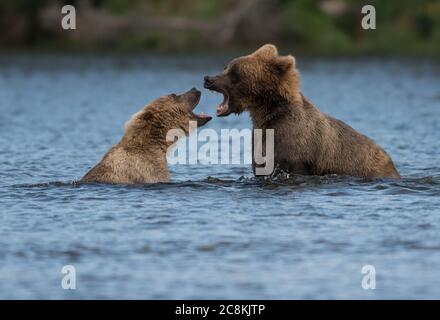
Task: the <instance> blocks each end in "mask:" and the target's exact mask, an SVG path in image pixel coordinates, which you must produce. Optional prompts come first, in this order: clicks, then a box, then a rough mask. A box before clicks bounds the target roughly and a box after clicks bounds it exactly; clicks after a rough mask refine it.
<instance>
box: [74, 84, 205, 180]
mask: <svg viewBox="0 0 440 320" xmlns="http://www.w3.org/2000/svg"><path fill="white" fill-rule="evenodd" d="M199 99H200V91H197V90H195V89H192V90H191V91H188V92H187V93H185V94H182V95H180V96H176V95H174V94H172V95H168V96H164V97H161V98H159V99H157V100H155V101H153V102H152V103H150V104H149V105H147V106H145V107H144V108H143V109H142V110H141V111H139V112H138V113H136V114H134V115H133V117H132V118H131V120H130V121H129V122H127V123H126V125H125V133H124V136H123V137H122V139H121V141H119V143H118V144H117V145H115V146H113V147H112V148H111V149H110V150H109V151H108V152H107V153H106V154H105V155H104V157H103V158H102V160H101V161H100V162H99V163H98V164H97V165H96V166H94V167H93V168H92V169H91V170H90V171H89V172H87V174H86V175H85V176H84V177H83V178H82V179H81V181H84V182H98V183H113V184H116V183H125V184H131V183H154V182H166V181H169V180H170V175H169V172H168V165H167V160H166V153H167V150H169V147H171V145H173V144H174V143H175V142H177V141H174V142H171V141H167V140H166V135H167V132H168V131H169V130H171V129H182V130H183V131H184V132H185V134H187V135H188V134H189V121H197V125H198V126H202V125H204V124H205V123H207V122H208V121H209V120H210V119H211V118H210V117H201V116H198V115H196V114H194V113H193V112H192V110H193V109H194V108H195V106H196V105H197V103H198V101H199Z"/></svg>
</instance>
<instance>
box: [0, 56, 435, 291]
mask: <svg viewBox="0 0 440 320" xmlns="http://www.w3.org/2000/svg"><path fill="white" fill-rule="evenodd" d="M229 58H230V57H211V58H209V57H208V58H206V57H186V58H182V57H180V58H176V57H171V56H165V57H153V56H92V55H90V56H58V55H36V56H31V55H16V56H1V58H0V114H1V116H0V146H1V147H0V298H6V299H16V298H24V299H29V298H30V299H34V298H43V299H52V298H62V299H69V298H106V299H107V298H110V299H112V298H123V299H125V298H141V299H156V298H157V299H167V298H169V299H175V298H185V299H187V298H202V299H205V298H213V299H215V298H226V299H232V298H237V299H238V298H241V299H254V298H261V299H266V298H267V299H273V298H276V299H302V298H322V299H335V298H348V299H352V298H360V299H383V298H391V299H394V298H410V299H425V298H437V299H439V298H440V232H439V227H440V163H439V157H440V139H439V138H440V136H439V133H440V86H439V82H440V72H439V71H440V64H439V63H438V62H435V61H430V60H424V59H391V58H388V59H336V60H335V59H333V58H331V59H330V58H329V59H305V58H301V57H299V58H298V66H299V68H300V70H301V74H302V80H303V91H304V93H305V95H306V96H308V97H309V98H310V99H311V100H312V101H313V102H314V103H315V104H316V105H317V106H319V107H320V108H321V110H322V111H324V112H326V113H329V114H331V115H332V116H335V117H337V118H339V119H341V120H343V121H346V122H347V123H349V124H350V125H351V126H353V127H354V128H356V129H357V130H359V131H360V132H362V133H364V134H366V135H368V136H370V137H371V138H373V139H374V140H376V141H377V142H378V143H379V144H381V145H382V146H383V147H384V148H385V149H386V150H387V152H388V153H389V154H390V155H391V156H392V158H393V159H394V161H395V163H396V166H397V168H398V169H399V171H400V172H401V174H402V176H403V179H402V180H400V181H385V180H379V181H372V180H370V181H365V180H361V179H353V178H347V177H336V176H328V177H294V178H289V179H278V180H274V181H266V182H262V181H257V180H255V179H253V175H252V172H251V169H250V166H249V165H244V164H242V165H174V166H171V167H170V171H171V175H172V182H170V183H166V184H157V185H138V186H110V185H93V184H91V185H87V184H78V183H75V180H78V179H79V178H80V177H81V176H82V175H83V174H84V173H85V172H86V171H87V170H88V169H89V168H90V167H91V166H92V165H94V164H95V163H96V162H97V161H99V159H100V158H101V156H102V155H103V153H104V152H105V151H106V150H108V149H109V148H110V147H111V145H112V144H114V143H116V142H117V141H118V139H119V138H120V137H121V135H122V133H123V124H124V122H125V121H127V120H128V119H129V118H130V116H131V115H132V114H133V113H134V112H136V111H137V110H138V109H139V108H140V107H141V106H143V105H144V104H146V103H147V102H148V101H150V100H152V99H154V98H156V97H158V96H161V95H164V94H168V93H171V92H176V93H178V92H183V91H186V90H188V89H190V88H191V87H193V86H197V87H198V88H202V78H203V77H202V76H203V75H205V74H213V73H216V72H218V71H219V70H221V69H222V67H223V65H224V64H225V63H226V62H227V61H228V60H229ZM220 100H221V97H220V96H219V95H217V94H214V93H210V92H206V91H203V96H202V101H201V103H200V106H199V107H198V111H204V112H206V113H210V114H212V115H213V114H214V113H215V107H216V105H217V104H218V103H219V102H220ZM207 127H208V128H213V129H215V130H216V131H218V132H219V131H220V129H221V128H239V129H240V128H248V127H250V120H249V118H248V116H247V115H242V116H240V117H236V116H230V117H227V118H215V119H214V120H213V121H211V122H210V123H209V124H208V126H207ZM64 265H73V266H74V267H75V269H76V277H77V279H76V290H65V289H63V288H62V287H61V280H62V277H63V274H61V268H62V267H63V266H64ZM364 265H373V266H374V267H375V269H376V289H375V290H364V289H363V288H362V286H361V281H362V277H363V276H364V275H363V274H362V273H361V269H362V267H363V266H364Z"/></svg>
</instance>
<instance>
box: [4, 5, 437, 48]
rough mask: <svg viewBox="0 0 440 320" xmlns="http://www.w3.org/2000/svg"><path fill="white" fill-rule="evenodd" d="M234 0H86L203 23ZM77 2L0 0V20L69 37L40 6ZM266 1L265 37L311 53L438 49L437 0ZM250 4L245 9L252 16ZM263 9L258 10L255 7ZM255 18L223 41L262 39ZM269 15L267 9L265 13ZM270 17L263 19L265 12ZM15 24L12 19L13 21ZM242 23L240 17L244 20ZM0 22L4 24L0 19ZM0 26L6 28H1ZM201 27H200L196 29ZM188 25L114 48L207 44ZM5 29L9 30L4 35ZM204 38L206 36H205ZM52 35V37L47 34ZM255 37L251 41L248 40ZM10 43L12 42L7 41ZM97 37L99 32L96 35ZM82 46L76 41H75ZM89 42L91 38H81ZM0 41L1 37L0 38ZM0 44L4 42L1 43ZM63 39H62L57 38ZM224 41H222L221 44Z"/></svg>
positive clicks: (25, 41) (119, 40)
mask: <svg viewBox="0 0 440 320" xmlns="http://www.w3.org/2000/svg"><path fill="white" fill-rule="evenodd" d="M237 1H238V0H89V1H88V3H89V4H91V5H92V6H93V8H94V9H96V10H102V11H104V12H106V13H108V14H110V15H118V16H125V15H127V16H128V15H129V14H132V13H133V12H135V13H136V12H143V13H146V14H149V15H153V16H158V17H164V18H167V17H170V18H175V17H179V18H184V19H189V20H191V19H197V20H199V21H205V22H208V23H211V22H216V21H219V20H221V18H222V17H224V16H225V14H226V13H228V12H230V10H233V9H234V7H235V6H236V5H237ZM241 1H243V0H241ZM325 1H327V2H333V4H335V3H336V2H339V4H341V3H342V4H343V6H344V8H345V9H344V10H343V11H342V13H332V12H329V11H328V10H327V11H326V10H324V9H323V6H322V4H323V2H325ZM56 2H58V3H59V4H74V5H77V4H79V3H81V2H82V0H33V1H29V0H0V20H1V19H3V18H5V17H6V18H9V19H4V20H5V21H12V23H14V21H18V19H17V17H21V18H22V20H24V21H26V26H25V28H24V29H23V28H21V29H19V30H22V29H23V30H24V31H23V32H25V35H24V36H23V35H21V36H20V37H18V36H17V39H19V40H17V41H21V44H22V45H23V46H41V44H44V45H49V46H50V44H51V43H52V44H53V45H54V46H56V45H58V44H60V43H61V44H66V43H69V41H67V40H66V39H63V38H62V34H60V33H59V32H52V33H50V32H49V33H48V32H47V30H46V31H45V30H43V29H42V28H41V21H40V20H39V14H40V12H41V11H42V9H43V8H44V7H45V6H47V5H50V4H53V3H56ZM262 2H264V3H265V4H266V7H268V6H270V7H271V10H269V11H268V12H270V14H271V15H273V16H271V18H273V19H272V21H276V22H277V27H276V28H273V30H272V29H271V32H272V34H270V35H269V38H270V39H273V40H271V41H274V42H277V43H279V44H285V45H286V46H295V48H298V50H304V51H307V52H315V53H358V52H359V53H403V54H411V53H433V54H438V53H440V1H439V0H369V1H368V2H366V1H361V0H320V1H318V0H270V1H268V0H263V1H262ZM367 3H368V4H371V5H373V6H374V7H375V8H376V13H377V29H376V30H362V29H361V23H360V20H361V19H362V15H361V14H360V9H361V7H362V5H363V4H367ZM252 14H253V12H249V15H248V16H252ZM260 14H261V12H260ZM264 14H265V11H263V16H261V17H260V18H259V19H260V20H261V23H258V24H257V25H255V23H254V24H253V25H252V26H254V27H252V30H246V29H245V30H240V36H237V37H236V38H233V39H232V41H231V42H228V43H227V46H229V47H231V46H237V45H240V44H241V43H243V41H242V38H243V34H244V35H246V33H247V34H250V35H252V37H249V38H250V39H252V40H251V41H247V42H246V43H247V44H248V45H252V46H253V43H255V45H257V44H260V43H261V42H262V41H263V40H261V41H260V40H259V38H258V35H260V34H262V35H263V34H266V38H264V39H267V38H268V37H267V33H265V32H264V31H267V30H266V29H267V25H266V24H265V20H266V17H264ZM267 18H269V17H267ZM267 20H269V19H267ZM17 25H18V22H17ZM244 25H245V26H246V24H244ZM2 26H3V25H2ZM3 29H4V30H3V31H0V40H1V39H2V33H4V34H6V37H3V38H5V39H9V38H10V37H12V36H16V35H15V34H12V36H10V35H8V34H7V32H8V30H17V28H13V27H11V28H5V27H4V26H3ZM201 32H203V30H201ZM201 32H196V31H194V30H181V31H176V32H170V31H169V30H168V31H167V30H147V31H145V30H139V31H137V32H133V33H132V34H124V35H123V36H120V33H118V34H119V36H118V35H115V38H114V39H112V41H111V43H112V48H118V47H120V48H133V49H139V48H140V49H158V50H185V49H194V48H196V49H198V48H209V46H212V37H214V39H215V35H212V36H209V37H207V36H206V35H203V34H202V33H201ZM8 37H9V38H8ZM207 38H209V39H207ZM51 39H52V41H51ZM252 41H253V42H252ZM13 43H14V42H13ZM96 44H97V46H99V45H100V42H99V39H97V41H96ZM76 45H77V46H79V47H81V45H82V44H81V43H77V44H76ZM83 45H84V47H87V46H88V45H89V44H87V45H86V44H83ZM0 46H2V43H1V42H0ZM3 46H7V44H6V45H3ZM63 46H65V45H63ZM225 48H226V47H225Z"/></svg>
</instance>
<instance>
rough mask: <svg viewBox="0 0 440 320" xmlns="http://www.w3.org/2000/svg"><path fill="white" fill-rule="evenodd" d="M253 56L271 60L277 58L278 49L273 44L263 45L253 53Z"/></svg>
mask: <svg viewBox="0 0 440 320" xmlns="http://www.w3.org/2000/svg"><path fill="white" fill-rule="evenodd" d="M254 55H256V56H258V57H261V58H273V57H276V56H278V49H277V47H276V46H274V45H273V44H265V45H264V46H262V47H261V48H260V49H258V50H257V51H255V52H254Z"/></svg>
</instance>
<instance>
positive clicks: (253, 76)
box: [205, 44, 400, 178]
mask: <svg viewBox="0 0 440 320" xmlns="http://www.w3.org/2000/svg"><path fill="white" fill-rule="evenodd" d="M205 88H207V89H210V90H213V91H217V92H220V93H222V94H223V96H224V100H223V102H222V103H221V104H220V105H219V106H218V108H217V116H219V117H223V116H227V115H229V114H231V113H236V114H240V113H241V112H243V111H249V113H250V115H251V118H252V122H253V127H254V129H263V130H264V129H274V162H275V168H276V169H280V170H282V171H285V172H290V173H294V174H304V175H325V174H341V175H350V176H356V177H364V178H366V177H370V178H399V177H400V175H399V173H398V172H397V170H396V168H395V167H394V164H393V161H392V160H391V158H390V157H389V156H388V154H387V153H386V152H385V151H384V150H383V149H382V148H381V147H380V146H379V145H377V144H376V143H375V142H373V141H372V140H370V139H369V138H367V137H366V136H364V135H362V134H360V133H358V132H357V131H355V130H354V129H353V128H352V127H350V126H348V125H347V124H345V123H344V122H342V121H340V120H337V119H335V118H332V117H330V116H328V115H326V114H324V113H322V112H321V111H319V110H318V108H316V107H315V106H314V105H313V104H312V103H311V102H310V101H309V100H308V99H307V98H306V97H304V96H303V95H302V93H301V89H300V80H299V73H298V70H297V68H296V66H295V58H294V57H293V56H290V55H289V56H280V55H278V50H277V48H276V47H275V46H274V45H270V44H267V45H264V46H263V47H261V48H260V49H258V50H257V51H256V52H254V53H253V54H251V55H248V56H243V57H240V58H236V59H234V60H232V61H231V62H230V63H229V64H228V66H227V67H226V68H225V69H224V71H223V73H221V74H219V75H217V76H214V77H209V76H207V77H205ZM263 144H264V141H263ZM253 147H254V146H253ZM253 169H254V173H255V161H254V164H253Z"/></svg>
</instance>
